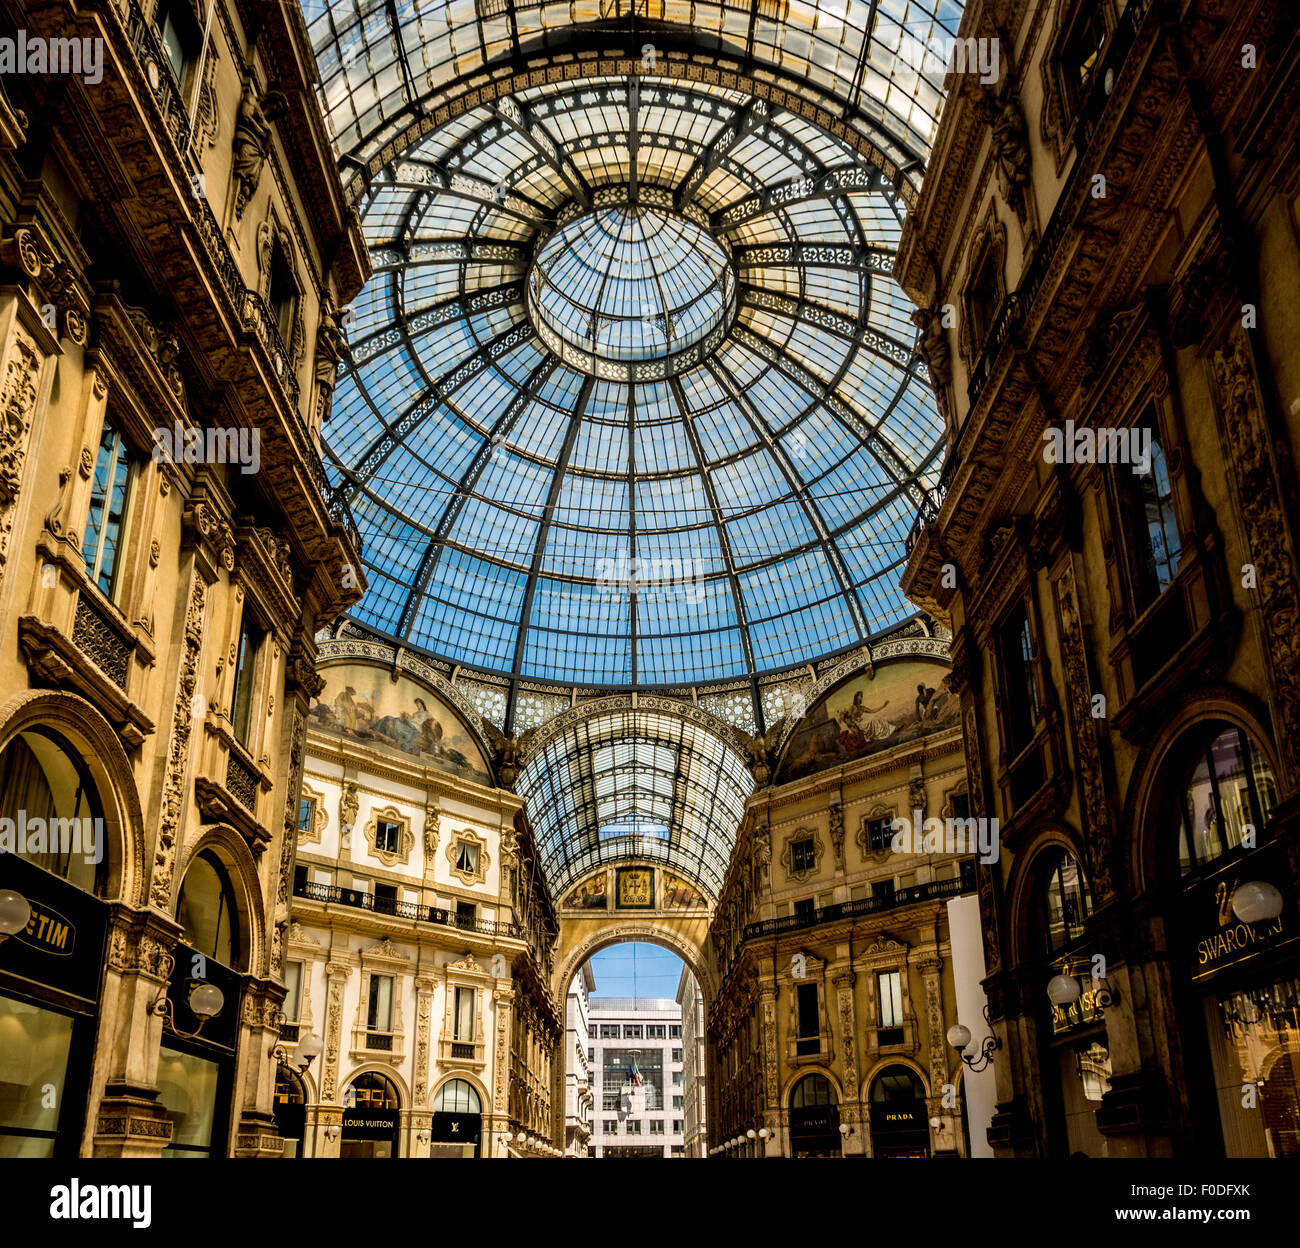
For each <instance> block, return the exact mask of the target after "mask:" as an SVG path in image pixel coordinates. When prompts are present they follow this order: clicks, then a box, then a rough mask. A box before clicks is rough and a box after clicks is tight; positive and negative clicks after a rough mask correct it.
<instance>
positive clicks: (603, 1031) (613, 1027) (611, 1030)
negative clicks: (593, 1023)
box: [600, 1023, 619, 1040]
mask: <svg viewBox="0 0 1300 1248" xmlns="http://www.w3.org/2000/svg"><path fill="white" fill-rule="evenodd" d="M618 1032H619V1027H618V1024H617V1023H602V1024H601V1025H600V1038H601V1039H602V1040H617V1039H618Z"/></svg>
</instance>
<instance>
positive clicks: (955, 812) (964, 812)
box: [951, 793, 970, 819]
mask: <svg viewBox="0 0 1300 1248" xmlns="http://www.w3.org/2000/svg"><path fill="white" fill-rule="evenodd" d="M951 800H952V817H953V818H954V819H969V818H970V794H968V793H954V794H953V795H952V799H951Z"/></svg>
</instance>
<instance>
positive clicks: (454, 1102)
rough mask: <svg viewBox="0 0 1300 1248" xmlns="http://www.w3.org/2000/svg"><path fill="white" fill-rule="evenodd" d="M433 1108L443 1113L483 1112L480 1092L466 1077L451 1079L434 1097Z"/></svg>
mask: <svg viewBox="0 0 1300 1248" xmlns="http://www.w3.org/2000/svg"><path fill="white" fill-rule="evenodd" d="M433 1108H434V1111H435V1112H436V1113H441V1114H478V1113H481V1112H482V1106H481V1105H480V1103H479V1099H478V1093H477V1092H475V1091H474V1085H473V1084H472V1083H470V1082H469V1081H468V1080H466V1079H449V1080H448V1081H447V1082H446V1083H444V1084H443V1085H442V1087H440V1088H439V1089H438V1095H437V1096H435V1097H434V1098H433Z"/></svg>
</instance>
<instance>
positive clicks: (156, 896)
mask: <svg viewBox="0 0 1300 1248" xmlns="http://www.w3.org/2000/svg"><path fill="white" fill-rule="evenodd" d="M207 592H208V587H207V583H206V582H205V581H204V579H203V577H202V576H199V575H198V574H197V573H195V574H194V575H192V577H191V584H190V604H189V607H188V609H187V611H186V613H185V631H184V634H183V637H182V649H181V661H180V670H179V674H178V679H177V690H176V704H175V709H174V710H173V712H172V731H171V740H170V742H169V744H168V747H167V766H166V770H165V772H164V773H163V777H164V778H163V791H162V807H161V810H160V812H159V820H158V843H157V845H156V846H155V849H154V864H153V879H152V882H151V884H150V888H149V900H150V902H151V903H152V904H153V905H155V906H157V907H159V908H160V909H162V910H167V911H170V909H171V896H172V873H173V871H174V869H175V865H176V838H177V834H178V832H179V830H180V820H181V813H182V811H183V810H184V806H185V771H186V764H187V762H188V761H189V755H190V733H191V731H192V730H193V727H194V690H195V687H196V685H197V682H198V667H199V654H200V652H201V650H202V648H203V622H204V609H205V607H206V606H207Z"/></svg>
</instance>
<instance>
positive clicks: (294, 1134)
mask: <svg viewBox="0 0 1300 1248" xmlns="http://www.w3.org/2000/svg"><path fill="white" fill-rule="evenodd" d="M306 1106H307V1093H306V1091H305V1090H304V1088H303V1085H302V1080H301V1079H299V1078H298V1076H297V1075H295V1074H294V1073H293V1071H291V1070H290V1069H289V1068H288V1067H287V1066H285V1065H283V1064H281V1065H280V1067H279V1068H278V1069H277V1070H276V1073H275V1125H276V1127H277V1128H278V1129H279V1132H280V1137H281V1138H282V1139H283V1140H284V1153H283V1155H284V1156H285V1157H297V1156H298V1155H299V1154H300V1153H301V1151H302V1140H303V1135H304V1132H305V1130H306V1121H307V1108H306Z"/></svg>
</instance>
